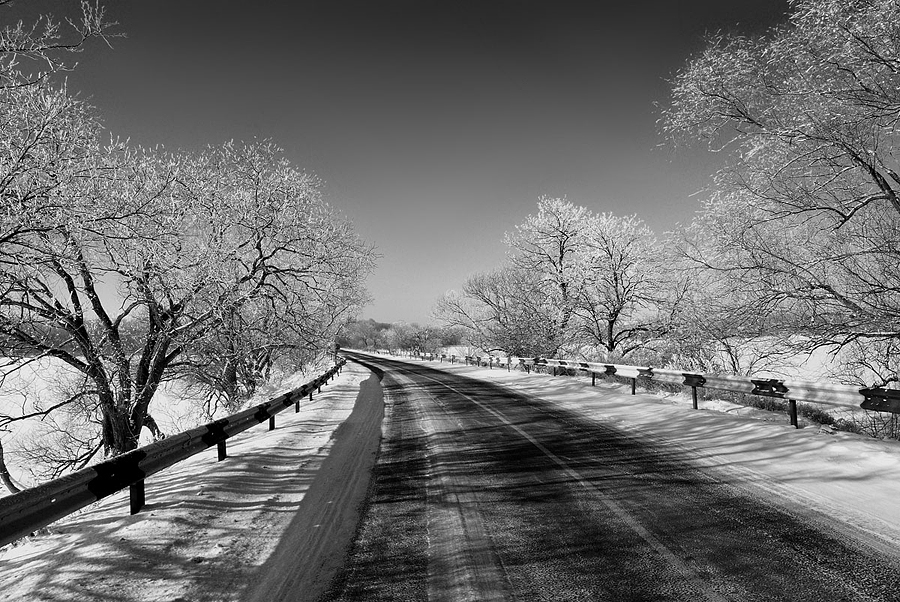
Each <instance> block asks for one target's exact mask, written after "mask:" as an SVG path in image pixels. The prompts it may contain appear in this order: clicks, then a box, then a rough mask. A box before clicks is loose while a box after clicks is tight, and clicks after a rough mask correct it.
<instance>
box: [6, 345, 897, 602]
mask: <svg viewBox="0 0 900 602" xmlns="http://www.w3.org/2000/svg"><path fill="white" fill-rule="evenodd" d="M427 364H428V365H430V366H433V367H436V368H441V369H444V370H448V371H451V372H454V373H459V374H465V375H469V376H473V377H477V378H483V379H487V380H491V381H495V382H498V383H500V384H503V385H506V386H510V387H515V388H516V389H518V390H520V391H522V392H525V393H528V394H531V395H536V396H539V397H541V398H543V399H546V400H548V401H550V402H552V403H554V404H558V405H559V406H561V407H564V408H566V409H569V410H573V411H577V412H579V413H581V414H582V415H584V416H586V417H588V418H590V419H596V420H602V421H604V422H606V423H610V424H614V425H616V426H617V427H619V428H621V429H623V430H625V431H628V432H631V433H634V435H635V436H639V437H644V438H647V439H649V440H652V441H656V442H659V443H661V444H665V445H669V446H676V447H677V448H678V449H680V450H683V451H684V452H685V453H687V454H689V455H690V456H692V457H693V458H694V459H695V460H696V461H697V462H699V463H702V464H704V465H707V466H709V467H711V469H712V471H713V473H714V474H717V475H718V476H719V478H720V479H722V480H724V481H726V482H729V483H732V484H734V486H736V487H739V488H742V489H746V490H750V491H752V492H754V493H756V494H758V495H761V496H763V497H765V499H767V500H771V501H772V503H776V504H780V505H783V506H786V507H788V508H790V509H791V510H792V511H794V512H800V513H808V514H809V516H810V518H811V519H812V520H815V521H817V522H820V523H822V524H825V525H826V526H827V527H829V528H836V529H841V530H845V531H847V532H848V533H850V534H855V535H856V536H860V537H863V538H864V539H866V540H867V541H869V542H870V543H872V544H873V545H876V546H879V547H881V548H882V549H883V550H885V551H886V552H890V553H892V554H896V553H897V551H898V550H900V512H898V510H900V444H898V443H897V442H895V441H879V440H874V439H867V438H865V437H862V436H859V435H854V434H849V433H842V432H832V431H831V430H830V429H827V428H818V427H817V426H814V425H813V426H807V428H803V429H800V430H796V429H794V428H793V427H791V426H789V425H788V422H787V417H786V416H784V415H782V414H773V413H770V412H763V411H761V410H754V409H750V408H743V407H741V406H735V405H733V404H727V403H725V402H703V401H701V409H700V410H698V411H694V410H692V409H691V407H690V400H689V398H687V397H685V396H678V395H668V396H662V395H656V394H641V393H639V394H638V395H636V396H631V395H630V390H629V388H628V387H626V386H621V385H617V384H608V383H602V384H601V383H600V382H599V381H598V386H597V387H593V388H592V387H591V385H590V380H589V379H587V378H584V377H581V378H572V377H552V376H548V375H539V374H531V375H526V374H524V373H521V372H506V371H505V370H499V369H496V368H495V369H493V370H489V369H487V368H475V367H471V366H460V365H454V366H450V365H449V364H447V363H443V364H441V363H438V362H427ZM360 391H362V392H360ZM377 391H378V388H377V386H376V385H375V383H374V380H370V379H368V373H367V372H365V371H364V370H363V369H362V368H360V367H358V366H356V365H354V364H348V368H345V370H344V372H343V374H342V375H341V376H340V377H339V378H338V379H337V380H335V381H334V382H333V383H332V384H331V385H328V387H327V388H326V389H324V390H323V394H322V395H321V396H318V397H317V398H316V399H315V401H314V403H313V404H307V405H305V406H304V407H303V409H302V411H301V413H300V414H297V415H295V414H293V412H292V411H291V410H290V409H289V410H287V412H284V413H282V414H279V416H278V419H277V421H278V428H277V429H276V430H275V431H272V432H267V431H266V430H265V425H260V427H258V428H257V429H253V430H252V431H250V432H248V433H245V434H244V435H242V436H241V437H240V438H236V439H235V440H234V441H233V442H232V443H230V445H229V458H228V460H226V462H224V463H222V464H217V463H216V462H215V451H214V450H210V451H209V452H207V453H205V454H201V455H199V456H195V457H194V458H192V459H190V460H188V461H186V462H184V463H182V464H181V465H178V466H176V467H173V468H172V469H170V470H168V471H165V472H163V473H160V474H158V475H154V476H153V477H152V478H151V479H150V480H148V483H147V495H148V506H147V508H146V509H145V510H144V511H143V512H141V513H140V514H138V515H136V516H128V510H127V499H126V495H125V494H117V495H116V496H112V497H111V498H109V499H107V500H104V501H102V502H99V503H98V504H95V505H94V506H92V507H90V508H89V509H87V510H85V511H83V512H82V513H80V514H79V515H77V516H73V517H69V518H68V519H65V520H64V521H61V522H60V523H57V524H56V525H54V526H52V527H51V528H50V530H49V534H42V535H39V536H36V537H33V538H30V539H29V540H27V541H26V542H24V543H20V544H19V545H16V546H13V547H8V548H6V549H5V550H3V551H2V552H0V600H52V601H55V602H57V601H58V602H63V601H64V602H69V601H75V600H88V599H90V600H110V601H123V602H124V601H132V600H191V601H194V600H238V599H255V600H272V599H276V598H277V597H278V596H277V595H276V594H273V592H277V591H279V590H283V589H284V588H286V587H288V585H290V587H296V583H294V584H286V583H285V581H286V580H291V579H292V580H303V579H306V580H309V582H310V584H309V586H308V588H307V590H306V591H307V592H308V593H309V597H308V598H306V599H310V600H312V599H315V596H314V593H313V592H315V591H317V588H321V587H322V585H323V584H322V580H327V578H328V575H330V574H331V570H332V569H333V568H334V566H335V565H336V563H338V562H339V561H340V559H341V555H342V553H343V549H342V548H340V546H335V545H333V544H334V542H340V541H346V540H347V538H349V537H350V536H351V535H352V533H349V532H348V531H347V530H346V529H351V530H352V527H353V526H354V525H355V521H354V520H353V519H352V518H347V517H346V516H345V517H344V518H336V516H338V515H337V514H336V513H339V512H341V511H343V510H352V509H353V508H352V507H354V502H353V500H354V499H358V497H355V496H359V495H361V493H362V492H361V491H359V487H357V488H356V489H355V490H354V491H355V493H353V495H350V494H346V495H345V494H339V493H338V485H341V486H343V485H344V484H345V483H346V482H348V481H352V480H353V479H352V477H353V476H355V475H357V474H359V473H362V472H364V471H365V470H366V466H367V465H366V464H365V462H364V461H363V459H364V458H369V459H371V458H372V453H371V452H370V451H367V452H365V453H363V454H361V456H362V457H361V458H360V459H358V460H356V461H354V462H352V463H349V464H346V463H343V464H341V463H334V462H332V460H333V459H335V457H342V455H346V454H347V453H348V452H349V450H350V449H353V448H355V447H357V446H358V442H359V441H362V440H364V439H370V438H371V437H362V436H360V435H358V434H357V430H356V429H358V428H360V425H362V424H370V425H371V424H375V425H376V427H377V422H378V420H379V417H380V415H381V414H380V411H379V410H378V405H379V403H380V399H379V398H377ZM354 424H356V426H353V425H354ZM341 425H344V426H343V427H342V426H341ZM346 466H350V467H351V469H350V470H347V469H345V468H344V467H346ZM341 525H343V527H344V528H345V530H344V531H342V532H337V531H333V529H336V528H337V527H339V526H341ZM304 538H305V539H304ZM310 541H312V542H313V544H315V545H316V546H319V547H313V548H310V547H309V543H310ZM263 585H266V587H263Z"/></svg>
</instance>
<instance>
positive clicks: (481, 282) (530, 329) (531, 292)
mask: <svg viewBox="0 0 900 602" xmlns="http://www.w3.org/2000/svg"><path fill="white" fill-rule="evenodd" d="M554 292H555V291H554V290H553V289H550V292H549V293H548V288H547V286H546V283H545V281H543V280H542V277H541V275H540V274H537V273H534V272H532V271H530V270H523V269H520V268H517V267H512V266H508V267H505V268H501V269H499V270H497V271H495V272H490V273H487V274H479V275H475V276H472V277H470V278H469V279H468V280H466V282H465V283H464V285H463V290H462V293H456V292H449V293H447V294H446V295H444V296H443V297H442V298H441V299H439V300H438V303H437V305H436V307H435V316H436V317H437V318H438V319H440V320H442V321H443V322H444V323H445V324H446V325H448V326H450V327H457V328H461V329H462V330H463V333H464V335H463V336H464V339H465V340H466V341H467V342H468V343H470V344H471V345H473V346H475V347H478V348H480V349H483V350H485V351H488V352H490V351H502V352H504V353H507V354H509V355H516V356H524V357H529V356H530V357H534V356H546V357H553V356H554V355H556V354H557V352H558V351H559V349H560V347H561V345H563V344H564V343H566V341H565V340H564V339H562V338H560V336H559V330H558V326H557V322H556V320H555V318H556V317H557V316H558V314H557V311H556V308H555V307H554V306H553V305H552V300H553V299H552V298H550V296H551V295H553V294H554Z"/></svg>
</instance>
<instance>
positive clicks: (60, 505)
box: [0, 358, 346, 546]
mask: <svg viewBox="0 0 900 602" xmlns="http://www.w3.org/2000/svg"><path fill="white" fill-rule="evenodd" d="M344 363H346V360H344V359H343V358H341V359H340V360H339V361H338V363H337V364H336V365H335V366H334V367H332V368H331V369H330V370H328V371H327V372H325V373H324V374H322V375H321V376H319V377H318V378H316V379H314V380H312V381H310V382H308V383H306V384H304V385H302V386H301V387H299V388H297V389H294V390H293V391H290V392H288V393H285V394H283V395H279V396H278V397H276V398H274V399H271V400H269V401H267V402H265V403H261V404H259V405H257V406H254V407H252V408H249V409H246V410H243V411H241V412H237V413H236V414H232V415H231V416H228V417H226V418H221V419H219V420H214V421H213V422H210V423H207V424H204V425H203V426H199V427H197V428H193V429H190V430H188V431H184V432H182V433H178V434H177V435H172V436H169V437H166V438H165V439H163V440H161V441H157V442H155V443H151V444H150V445H145V446H143V447H139V448H137V449H135V450H132V451H130V452H127V453H124V454H121V455H119V456H116V457H114V458H111V459H109V460H106V461H104V462H100V463H98V464H95V465H93V466H88V467H87V468H83V469H81V470H79V471H77V472H73V473H71V474H68V475H65V476H63V477H60V478H58V479H54V480H52V481H48V482H46V483H43V484H41V485H38V486H37V487H32V488H30V489H25V490H24V491H20V492H19V493H16V494H14V495H11V496H8V497H4V498H0V546H3V545H6V544H8V543H10V542H13V541H15V540H17V539H19V538H20V537H23V536H25V535H28V534H29V533H31V532H33V531H35V530H37V529H40V528H41V527H45V526H47V525H49V524H50V523H52V522H54V521H56V520H59V519H60V518H62V517H64V516H67V515H69V514H72V513H73V512H75V511H77V510H80V509H81V508H84V507H85V506H87V505H88V504H91V503H93V502H96V501H97V500H100V499H102V498H104V497H106V496H108V495H111V494H113V493H116V492H117V491H120V490H122V489H124V488H126V487H129V488H130V506H131V514H136V513H137V512H139V511H140V509H141V508H142V507H143V506H144V501H145V490H144V479H145V478H146V477H148V476H150V475H152V474H155V473H157V472H159V471H161V470H164V469H166V468H169V467H170V466H173V465H174V464H177V463H178V462H181V461H182V460H185V459H187V458H189V457H191V456H193V455H195V454H197V453H199V452H201V451H203V450H206V449H208V448H210V447H212V446H213V445H215V446H216V447H217V449H218V458H219V461H222V460H224V459H225V458H226V457H227V450H226V445H225V442H226V440H227V439H228V438H229V437H233V436H234V435H237V434H238V433H242V432H244V431H246V430H248V429H250V428H251V427H253V426H256V425H257V424H260V423H263V422H265V421H267V420H268V421H269V430H272V429H274V428H275V415H276V414H278V413H279V412H281V411H282V410H284V409H286V408H287V407H289V406H290V405H292V404H293V405H294V411H295V412H299V411H300V400H301V399H302V398H304V397H306V396H309V399H310V401H312V397H313V391H318V392H321V391H322V386H323V385H325V384H327V383H328V382H329V381H330V380H331V379H332V378H333V377H334V376H335V375H336V374H339V373H340V371H341V367H342V366H343V365H344Z"/></svg>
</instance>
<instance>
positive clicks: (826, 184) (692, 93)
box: [663, 0, 900, 347]
mask: <svg viewBox="0 0 900 602" xmlns="http://www.w3.org/2000/svg"><path fill="white" fill-rule="evenodd" d="M898 21H900V5H898V4H897V3H896V2H893V1H890V0H871V1H869V0H865V1H863V0H855V1H851V2H845V1H838V0H799V1H797V2H795V3H794V4H793V11H792V16H791V20H790V23H789V24H787V25H785V26H783V27H781V28H778V29H777V30H774V31H772V32H770V33H769V34H767V35H765V36H761V37H755V38H742V37H735V36H715V37H713V38H712V39H711V40H710V41H709V44H708V46H707V48H706V50H705V51H704V52H703V53H702V54H701V55H700V56H698V57H697V58H696V59H694V60H692V61H691V62H690V63H689V64H688V66H687V67H686V68H685V69H684V70H683V71H682V72H681V73H680V74H679V75H678V77H677V78H676V80H675V82H674V94H673V96H674V100H673V103H672V105H671V107H670V108H669V109H668V110H667V111H666V112H665V114H664V118H663V123H664V127H665V129H666V130H667V131H668V132H670V133H671V134H673V135H675V136H678V135H682V134H686V135H687V136H689V137H701V138H705V139H707V140H708V141H710V143H711V144H713V145H714V146H715V147H716V148H724V149H727V150H732V151H733V152H734V153H735V156H736V158H737V159H738V160H737V161H735V162H734V163H733V165H732V166H731V167H730V168H728V169H726V170H724V171H722V172H721V173H720V174H719V175H718V176H717V177H716V181H715V188H714V194H713V195H712V197H711V199H710V201H709V202H708V203H707V204H706V206H705V208H704V210H703V212H702V215H701V216H700V218H699V219H698V221H697V223H696V224H695V226H694V227H693V229H692V231H691V233H690V234H691V239H692V242H690V243H689V244H688V245H687V246H686V254H687V255H688V256H689V257H691V258H692V259H693V260H694V261H695V262H696V263H697V264H699V265H703V266H705V267H706V268H708V269H711V270H716V271H718V272H720V273H722V274H724V275H725V276H726V277H727V278H728V280H729V283H730V284H729V286H731V287H732V288H733V289H734V290H737V291H740V293H741V295H745V296H746V298H747V299H748V300H751V301H750V302H751V303H754V304H757V305H760V306H762V307H766V308H768V310H769V315H770V316H774V317H777V318H778V319H779V320H780V323H779V324H777V325H775V326H776V327H777V328H778V329H779V332H780V333H781V334H782V335H784V336H787V335H788V334H790V333H793V334H795V335H797V337H796V338H795V340H796V341H802V342H804V343H805V344H806V346H807V347H815V346H820V345H827V346H833V347H840V346H844V345H847V344H849V343H851V342H854V341H887V340H894V339H897V338H898V337H900V321H898V318H897V316H898V315H900V274H898V271H897V269H896V266H897V265H898V264H900V236H898V232H900V201H898V191H900V176H898V175H897V174H898V166H897V163H896V141H897V136H896V126H897V119H898V115H900V110H898V108H900V75H898V74H900V54H898V48H900V29H898V28H897V27H896V24H897V22H898Z"/></svg>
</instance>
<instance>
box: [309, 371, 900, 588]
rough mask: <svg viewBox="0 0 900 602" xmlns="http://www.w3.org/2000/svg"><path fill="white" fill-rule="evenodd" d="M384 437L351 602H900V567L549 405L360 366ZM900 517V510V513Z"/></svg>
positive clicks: (343, 584) (680, 460)
mask: <svg viewBox="0 0 900 602" xmlns="http://www.w3.org/2000/svg"><path fill="white" fill-rule="evenodd" d="M358 359H359V360H360V361H361V362H364V363H365V364H366V365H368V366H369V367H370V368H371V369H373V370H374V371H375V372H376V374H377V375H378V376H379V377H380V378H381V381H382V387H383V390H384V396H385V404H386V406H385V422H384V426H383V436H384V438H383V440H382V443H381V449H380V452H379V455H378V460H377V462H376V464H375V471H374V477H373V481H372V485H371V488H370V491H369V495H368V498H367V501H366V507H365V509H364V511H363V513H362V519H361V522H360V524H359V526H358V529H357V533H356V538H355V540H354V543H353V545H352V547H351V551H350V554H349V556H348V558H347V561H346V562H345V564H344V567H343V569H342V570H341V571H340V573H339V575H338V576H337V578H336V579H335V580H334V581H333V582H332V585H331V588H330V589H329V591H328V593H327V594H326V596H325V597H324V600H327V601H336V600H365V601H371V600H438V601H441V600H447V601H451V600H452V601H455V602H458V601H465V600H478V601H492V600H523V601H524V600H614V601H617V602H621V601H630V600H690V601H699V600H810V601H815V602H825V601H832V600H893V601H896V600H900V570H898V569H900V563H898V560H897V558H896V557H895V556H891V555H888V554H885V553H884V552H883V551H882V552H879V551H876V550H875V549H874V548H868V547H867V546H866V545H865V544H864V543H862V540H857V539H856V538H853V537H850V536H847V535H846V534H841V533H839V532H838V531H829V530H827V529H824V528H822V524H824V523H815V524H813V523H810V522H808V521H806V520H805V519H803V518H801V517H800V514H799V513H798V514H793V513H790V512H788V511H785V510H783V509H778V508H776V507H775V506H773V505H772V504H767V503H766V502H765V501H764V499H763V498H761V497H756V496H754V495H752V494H749V493H748V492H747V490H746V489H745V488H743V487H742V486H740V484H735V483H731V482H727V481H728V479H724V478H720V476H717V475H716V474H715V473H712V472H710V470H709V469H701V468H699V467H697V466H695V465H692V464H691V462H690V460H689V459H687V458H685V457H681V456H679V454H678V453H677V452H674V451H672V450H668V449H666V448H662V447H654V446H652V445H650V444H647V443H646V442H642V441H640V440H637V439H636V438H634V437H633V436H630V435H628V434H626V433H624V432H622V431H620V430H617V429H616V428H614V427H612V426H607V425H603V424H598V423H596V422H593V421H588V420H585V419H584V418H581V417H579V416H578V415H576V414H572V413H570V412H566V411H563V410H561V409H559V408H556V407H553V406H551V405H550V404H548V403H546V402H543V401H541V400H539V399H532V398H528V397H525V396H522V395H519V394H517V393H514V392H512V391H510V390H508V389H505V388H503V387H500V386H497V385H492V384H487V383H484V382H480V381H475V380H472V379H467V378H464V377H461V376H458V375H452V374H448V373H445V372H441V371H437V370H433V369H429V368H427V367H424V366H420V365H415V364H408V363H403V362H396V361H391V360H387V359H383V358H371V357H362V356H361V357H359V358H358ZM898 503H900V502H898Z"/></svg>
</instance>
